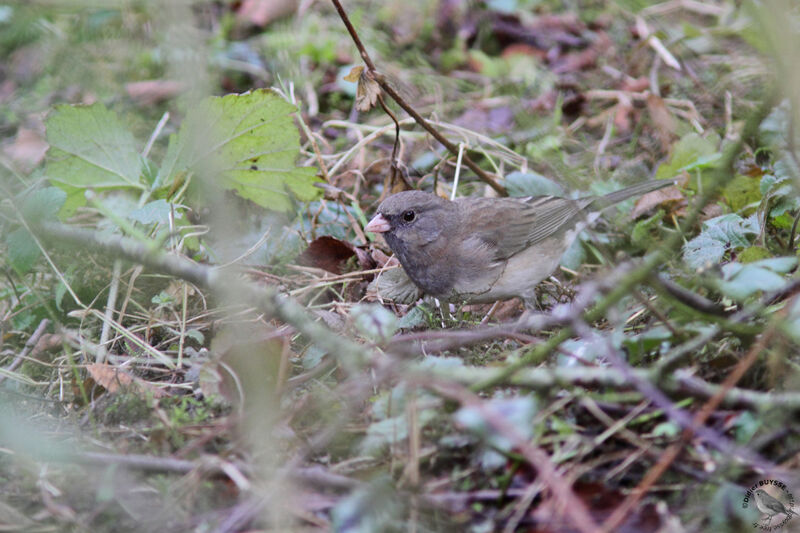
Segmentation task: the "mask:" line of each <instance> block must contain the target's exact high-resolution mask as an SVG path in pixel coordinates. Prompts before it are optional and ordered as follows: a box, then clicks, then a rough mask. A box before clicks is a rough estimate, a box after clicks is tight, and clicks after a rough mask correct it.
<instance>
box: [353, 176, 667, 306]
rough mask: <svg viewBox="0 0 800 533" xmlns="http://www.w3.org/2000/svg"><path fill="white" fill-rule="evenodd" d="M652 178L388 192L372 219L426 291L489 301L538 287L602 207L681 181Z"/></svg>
mask: <svg viewBox="0 0 800 533" xmlns="http://www.w3.org/2000/svg"><path fill="white" fill-rule="evenodd" d="M673 184H674V182H672V181H670V180H652V181H647V182H644V183H640V184H638V185H634V186H633V187H628V188H627V189H622V190H619V191H615V192H612V193H610V194H607V195H605V196H589V197H585V198H579V199H577V200H572V199H569V198H559V197H555V196H535V197H528V198H459V199H457V200H455V201H450V200H446V199H444V198H441V197H439V196H436V195H435V194H431V193H428V192H422V191H405V192H401V193H397V194H394V195H392V196H390V197H388V198H386V199H385V200H384V201H383V202H382V203H381V205H380V206H378V213H377V214H376V215H375V216H374V217H373V218H372V220H370V222H369V224H367V226H366V227H365V229H366V230H367V231H370V232H374V233H381V234H383V237H384V238H385V239H386V243H387V244H388V245H389V248H391V249H392V251H393V252H394V253H395V255H396V256H397V258H398V259H399V260H400V264H401V265H403V269H404V270H405V272H406V274H408V277H409V278H411V280H412V281H413V282H414V284H416V285H417V287H419V288H420V289H422V291H423V292H425V293H427V294H429V295H431V296H435V297H436V298H439V299H441V300H445V301H450V302H470V303H486V302H494V301H496V300H506V299H509V298H513V297H517V296H518V297H520V298H522V300H523V301H524V302H525V303H526V305H528V306H529V307H530V306H531V304H532V303H533V302H535V301H536V299H535V288H536V286H537V285H538V284H539V282H541V281H542V280H543V279H545V278H547V277H548V276H550V274H552V273H553V271H554V270H555V269H556V268H557V267H558V264H559V262H560V261H561V257H562V256H563V255H564V253H565V252H566V251H567V249H568V248H569V246H570V245H571V244H572V242H573V241H574V240H575V238H576V237H577V235H578V233H580V231H582V230H583V229H584V228H585V227H586V226H587V225H588V224H591V223H592V222H594V221H595V220H596V219H597V217H598V216H599V213H600V211H602V210H603V209H605V208H606V207H609V206H612V205H614V204H617V203H619V202H621V201H623V200H626V199H628V198H631V197H634V196H640V195H642V194H644V193H647V192H650V191H654V190H657V189H661V188H662V187H666V186H668V185H673Z"/></svg>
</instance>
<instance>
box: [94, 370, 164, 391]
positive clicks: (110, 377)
mask: <svg viewBox="0 0 800 533" xmlns="http://www.w3.org/2000/svg"><path fill="white" fill-rule="evenodd" d="M86 370H87V371H88V372H89V375H90V376H92V379H93V380H94V381H95V382H96V383H97V384H98V385H100V386H101V387H103V388H104V389H106V390H107V391H108V392H110V393H112V394H116V393H117V392H120V391H121V390H123V391H138V392H140V393H145V392H147V393H150V394H152V396H153V398H161V397H163V396H166V392H164V391H163V390H162V389H159V388H156V387H154V386H152V385H151V384H150V383H148V382H146V381H144V380H143V379H139V378H137V377H135V376H132V375H130V374H128V373H127V372H125V371H124V370H121V369H119V368H117V367H115V366H111V365H108V364H106V363H94V364H91V365H87V366H86Z"/></svg>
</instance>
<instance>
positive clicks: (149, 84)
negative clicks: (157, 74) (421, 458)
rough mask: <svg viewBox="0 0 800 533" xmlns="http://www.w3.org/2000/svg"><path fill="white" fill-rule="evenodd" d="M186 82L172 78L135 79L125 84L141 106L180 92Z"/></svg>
mask: <svg viewBox="0 0 800 533" xmlns="http://www.w3.org/2000/svg"><path fill="white" fill-rule="evenodd" d="M183 89H184V84H183V83H181V82H179V81H170V80H145V81H135V82H131V83H128V84H127V85H125V90H126V91H127V93H128V96H130V97H131V99H132V100H133V101H135V102H136V103H137V104H139V105H141V106H149V105H154V104H157V103H159V102H163V101H164V100H169V99H170V98H172V97H174V96H176V95H177V94H180V92H181V91H182V90H183Z"/></svg>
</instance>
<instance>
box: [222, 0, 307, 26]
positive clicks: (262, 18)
mask: <svg viewBox="0 0 800 533" xmlns="http://www.w3.org/2000/svg"><path fill="white" fill-rule="evenodd" d="M299 3H300V2H299V0H244V1H243V2H242V4H241V6H240V7H239V10H238V11H237V12H236V18H237V19H239V20H240V21H243V22H247V23H249V24H252V25H253V26H259V27H262V28H263V27H264V26H266V25H267V24H269V23H270V22H272V21H273V20H277V19H279V18H282V17H285V16H288V15H291V14H292V13H294V12H295V11H297V7H298V5H299Z"/></svg>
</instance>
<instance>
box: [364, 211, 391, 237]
mask: <svg viewBox="0 0 800 533" xmlns="http://www.w3.org/2000/svg"><path fill="white" fill-rule="evenodd" d="M364 229H365V230H366V231H371V232H372V233H386V232H387V231H389V230H390V229H392V227H391V226H390V225H389V221H388V220H386V219H385V218H383V215H381V214H380V213H379V214H377V215H375V216H374V217H372V220H370V221H369V224H367V226H366V227H365V228H364Z"/></svg>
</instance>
